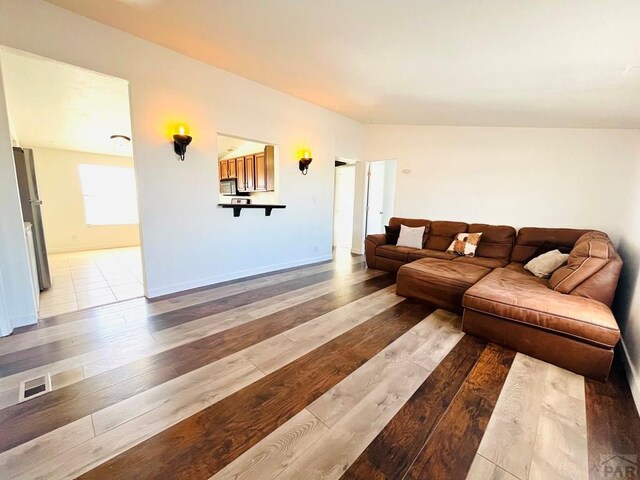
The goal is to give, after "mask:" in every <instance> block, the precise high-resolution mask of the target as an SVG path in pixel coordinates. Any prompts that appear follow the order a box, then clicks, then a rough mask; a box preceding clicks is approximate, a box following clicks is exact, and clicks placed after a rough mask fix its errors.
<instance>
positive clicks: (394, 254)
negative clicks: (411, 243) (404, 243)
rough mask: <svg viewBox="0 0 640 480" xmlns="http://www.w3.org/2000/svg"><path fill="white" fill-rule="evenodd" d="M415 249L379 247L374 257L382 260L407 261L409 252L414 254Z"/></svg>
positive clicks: (395, 246) (392, 246) (390, 246)
mask: <svg viewBox="0 0 640 480" xmlns="http://www.w3.org/2000/svg"><path fill="white" fill-rule="evenodd" d="M415 251H416V249H415V248H411V247H398V246H397V245H380V246H378V248H376V255H378V256H379V257H384V258H391V259H393V260H402V261H403V262H407V261H408V257H407V256H408V255H409V252H415Z"/></svg>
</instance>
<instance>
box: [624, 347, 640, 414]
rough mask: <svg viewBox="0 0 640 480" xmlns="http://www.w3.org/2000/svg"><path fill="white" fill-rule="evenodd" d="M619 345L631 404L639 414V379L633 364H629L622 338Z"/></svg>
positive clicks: (627, 352) (627, 351) (629, 360)
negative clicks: (631, 397)
mask: <svg viewBox="0 0 640 480" xmlns="http://www.w3.org/2000/svg"><path fill="white" fill-rule="evenodd" d="M620 344H621V345H622V352H623V353H624V355H623V359H624V368H625V370H626V372H627V379H628V381H629V387H630V388H631V395H632V396H633V402H634V403H635V404H636V410H637V411H638V412H640V377H638V373H637V372H636V369H635V367H634V366H633V362H631V358H630V357H629V350H627V346H626V344H625V343H624V339H623V338H622V339H620Z"/></svg>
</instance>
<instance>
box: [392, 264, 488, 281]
mask: <svg viewBox="0 0 640 480" xmlns="http://www.w3.org/2000/svg"><path fill="white" fill-rule="evenodd" d="M401 270H403V271H404V272H405V273H406V274H410V275H411V276H413V277H414V278H417V279H421V280H434V279H435V280H437V281H439V282H441V283H443V284H447V285H452V286H464V287H467V288H468V287H469V286H471V285H473V284H474V283H476V282H477V281H478V280H480V279H481V278H482V277H484V276H485V275H487V274H488V273H489V272H491V269H490V268H487V267H480V266H478V265H471V264H468V263H459V262H451V261H449V260H440V259H438V258H422V259H420V260H416V261H415V262H411V263H408V264H407V265H404V266H403V267H402V269H401Z"/></svg>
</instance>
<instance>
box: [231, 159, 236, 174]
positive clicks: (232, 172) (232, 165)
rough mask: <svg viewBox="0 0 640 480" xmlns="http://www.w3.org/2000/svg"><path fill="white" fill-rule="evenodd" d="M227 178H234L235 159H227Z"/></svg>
mask: <svg viewBox="0 0 640 480" xmlns="http://www.w3.org/2000/svg"><path fill="white" fill-rule="evenodd" d="M229 178H236V159H235V158H232V159H230V160H229Z"/></svg>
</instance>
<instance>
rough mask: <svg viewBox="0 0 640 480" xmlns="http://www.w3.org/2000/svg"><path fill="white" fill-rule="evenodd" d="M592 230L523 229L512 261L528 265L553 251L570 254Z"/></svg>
mask: <svg viewBox="0 0 640 480" xmlns="http://www.w3.org/2000/svg"><path fill="white" fill-rule="evenodd" d="M591 231H592V230H580V229H575V228H538V227H523V228H521V229H520V230H519V231H518V237H517V238H516V244H515V245H514V247H513V252H512V253H511V261H512V262H518V263H527V262H528V261H529V260H531V259H532V258H535V257H537V256H538V255H542V254H543V253H546V252H549V251H551V250H556V249H558V250H560V251H561V252H562V253H569V252H570V251H571V249H572V248H573V246H574V245H575V243H576V242H577V241H578V239H579V238H580V237H581V236H582V235H584V234H585V233H588V232H591Z"/></svg>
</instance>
